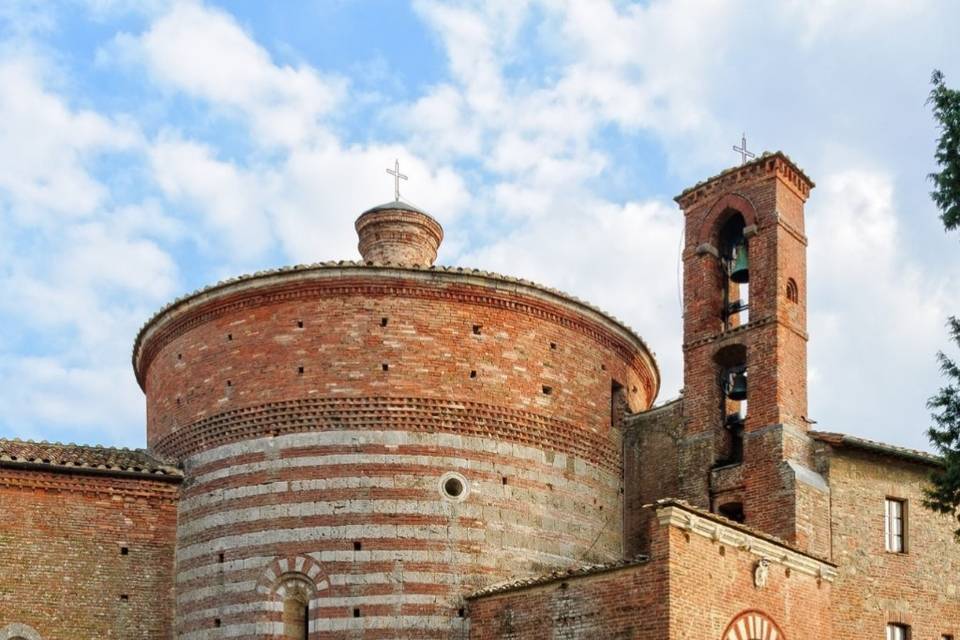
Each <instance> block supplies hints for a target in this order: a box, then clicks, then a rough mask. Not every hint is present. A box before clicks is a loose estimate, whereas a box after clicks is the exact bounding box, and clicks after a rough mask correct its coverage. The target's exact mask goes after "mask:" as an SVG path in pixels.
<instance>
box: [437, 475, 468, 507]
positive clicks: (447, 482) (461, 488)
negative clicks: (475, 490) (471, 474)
mask: <svg viewBox="0 0 960 640" xmlns="http://www.w3.org/2000/svg"><path fill="white" fill-rule="evenodd" d="M469 493H470V484H469V483H468V482H467V479H466V478H465V477H463V476H462V475H461V474H459V473H457V472H455V471H450V472H447V473H445V474H443V476H441V477H440V494H441V495H442V496H443V497H444V498H446V499H447V500H452V501H455V502H463V501H464V500H466V499H467V495H469Z"/></svg>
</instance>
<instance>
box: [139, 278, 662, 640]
mask: <svg viewBox="0 0 960 640" xmlns="http://www.w3.org/2000/svg"><path fill="white" fill-rule="evenodd" d="M135 356H136V366H137V371H138V375H139V377H140V379H141V381H142V382H143V384H144V387H145V390H146V394H147V410H148V438H149V443H150V446H151V448H152V449H153V450H154V451H156V452H158V453H162V454H163V455H168V456H172V457H174V458H176V459H178V460H180V461H182V463H183V465H184V473H185V476H186V478H187V480H186V482H185V485H184V490H183V499H182V500H181V503H180V510H179V528H178V538H177V579H176V583H177V625H178V631H179V632H180V633H181V634H182V637H184V638H200V637H208V634H209V633H211V630H212V629H221V631H220V633H222V634H224V635H225V636H229V637H244V638H253V637H257V638H263V637H274V636H277V635H278V634H280V633H282V629H283V625H282V617H283V602H282V600H283V598H282V597H281V596H280V595H279V594H280V593H281V592H282V591H283V588H284V587H283V581H284V580H286V579H288V578H291V577H293V576H300V577H302V576H303V575H306V576H307V577H308V578H309V585H310V586H309V590H311V594H312V596H311V600H310V611H309V616H310V629H311V636H310V637H311V638H334V637H336V638H349V637H358V638H359V637H363V638H381V637H382V638H393V637H398V635H402V636H403V637H410V638H414V637H417V638H420V637H423V638H430V637H437V638H449V637H457V634H462V633H465V632H466V627H465V621H464V618H463V617H461V613H462V612H461V608H462V607H463V603H462V600H461V596H462V594H463V593H466V592H469V591H473V590H476V589H477V588H479V587H482V586H483V585H485V584H489V583H491V582H495V581H498V580H503V579H505V578H508V577H514V576H518V575H533V574H538V573H542V572H543V571H548V570H550V569H552V568H555V567H559V566H565V565H568V564H570V563H571V562H580V561H609V560H614V559H618V558H619V557H620V556H621V553H622V533H621V531H622V513H621V511H622V496H621V474H622V455H621V435H620V430H619V428H616V427H614V426H613V425H612V423H613V422H615V421H616V419H617V417H618V415H619V413H620V411H619V410H618V409H617V407H618V403H625V404H626V408H627V409H628V410H631V411H636V410H638V409H642V408H646V407H648V406H649V404H650V402H651V401H652V398H653V397H654V395H655V393H656V387H657V384H658V380H657V372H656V368H655V365H654V364H653V361H652V358H651V357H650V355H649V353H648V352H647V350H646V348H645V347H644V346H643V344H642V342H640V340H639V339H638V338H636V337H635V336H634V335H633V334H632V333H630V332H629V331H628V330H626V329H624V328H623V327H622V326H620V325H619V324H617V323H616V322H615V321H613V320H611V319H609V318H608V317H606V316H604V315H602V314H601V313H599V312H597V311H595V310H593V309H592V308H590V307H588V306H586V305H584V304H582V303H579V302H577V301H575V300H572V299H570V298H566V297H564V296H561V295H559V294H556V293H555V292H550V291H548V290H544V289H540V288H537V287H535V286H532V285H529V284H527V283H522V282H520V281H508V280H506V279H500V278H496V277H493V276H489V275H481V274H477V273H471V272H460V271H455V270H434V269H431V270H424V269H397V268H387V267H381V266H360V265H357V266H352V265H339V266H336V267H333V266H331V267H314V268H306V269H303V270H293V271H290V272H286V273H278V274H269V275H265V276H260V277H254V278H252V279H249V280H245V281H240V282H236V283H232V284H228V285H225V286H222V287H220V288H215V289H214V290H211V291H208V292H202V293H200V294H198V295H197V296H195V297H193V298H189V299H187V300H186V301H182V302H180V303H177V304H175V305H174V306H172V307H171V308H169V309H168V310H166V311H164V312H162V313H161V314H160V316H158V318H157V319H155V320H154V321H153V322H151V323H150V324H148V326H147V328H146V329H145V332H144V333H143V334H142V336H141V340H139V341H138V347H137V352H136V354H135ZM451 478H453V479H455V480H456V482H455V483H454V484H458V483H459V484H460V485H461V486H462V487H463V492H462V493H461V494H460V495H457V496H451V495H447V494H445V493H444V487H445V486H446V484H447V480H450V479H451ZM278 561H285V562H286V565H285V566H288V567H289V566H294V567H295V566H296V565H297V563H300V564H302V565H303V566H307V565H309V566H310V567H313V568H314V569H313V570H314V572H315V573H316V575H315V576H309V574H305V573H304V572H303V571H302V570H297V569H294V570H287V571H285V572H281V574H280V575H276V574H277V571H276V569H271V567H276V566H277V564H276V563H277V562H278Z"/></svg>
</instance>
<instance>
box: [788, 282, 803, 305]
mask: <svg viewBox="0 0 960 640" xmlns="http://www.w3.org/2000/svg"><path fill="white" fill-rule="evenodd" d="M787 300H789V301H790V302H794V303H796V302H799V301H800V290H799V289H798V288H797V281H796V280H794V279H793V278H787Z"/></svg>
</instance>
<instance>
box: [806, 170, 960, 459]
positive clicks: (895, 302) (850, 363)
mask: <svg viewBox="0 0 960 640" xmlns="http://www.w3.org/2000/svg"><path fill="white" fill-rule="evenodd" d="M808 236H809V237H810V241H811V245H810V252H809V265H810V273H809V281H808V287H809V290H810V294H809V301H808V302H809V314H810V319H809V324H810V327H809V329H810V336H811V341H810V364H811V382H810V396H811V409H812V411H813V413H812V415H813V417H814V418H818V419H820V421H821V424H820V428H824V429H826V430H835V431H843V432H853V433H857V434H860V435H864V436H867V437H871V436H872V437H874V438H878V437H879V438H881V439H884V440H889V441H893V442H901V443H906V444H909V445H911V446H914V447H923V446H924V443H925V437H924V436H923V430H924V429H923V427H924V425H926V424H927V422H928V421H927V412H926V409H925V407H924V404H925V402H926V398H927V397H929V396H930V395H932V394H933V392H934V391H935V390H936V388H937V386H938V384H939V381H938V377H939V376H938V372H937V370H936V365H935V362H934V358H933V354H934V353H936V351H937V350H938V349H940V348H942V347H943V346H944V340H945V333H944V330H943V324H944V322H945V319H946V317H947V315H949V314H950V313H956V310H957V309H960V268H958V266H960V265H954V267H953V269H952V270H950V271H947V272H946V273H935V272H931V271H929V269H927V268H925V267H924V266H922V265H921V264H919V263H918V262H917V261H916V260H912V259H911V258H910V256H909V255H908V254H906V253H905V251H904V250H903V247H902V243H901V237H902V230H901V223H900V221H899V217H898V215H897V211H896V198H895V194H894V189H893V186H892V179H891V177H890V176H888V175H884V174H880V173H876V172H874V171H869V170H860V169H849V170H847V171H844V172H842V173H838V174H834V175H830V176H827V177H826V178H825V179H823V180H821V184H820V186H819V187H818V193H816V199H815V200H812V201H811V203H810V206H809V207H808ZM824 416H826V417H828V418H829V419H828V420H824ZM894 429H895V430H894ZM878 430H882V435H880V434H878Z"/></svg>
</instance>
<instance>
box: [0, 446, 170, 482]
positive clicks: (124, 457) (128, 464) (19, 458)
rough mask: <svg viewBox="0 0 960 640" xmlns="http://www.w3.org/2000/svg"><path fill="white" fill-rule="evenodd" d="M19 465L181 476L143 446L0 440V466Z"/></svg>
mask: <svg viewBox="0 0 960 640" xmlns="http://www.w3.org/2000/svg"><path fill="white" fill-rule="evenodd" d="M10 463H13V464H14V465H20V464H34V465H49V466H50V467H52V468H56V469H57V470H60V471H62V470H70V469H78V470H80V469H83V470H99V471H102V472H123V473H137V474H143V475H152V476H168V477H176V478H180V477H182V476H183V472H181V471H180V469H178V468H177V467H176V466H174V465H172V464H168V463H167V462H165V461H163V460H160V459H158V458H155V457H153V456H152V455H150V454H149V453H147V451H146V450H144V449H121V448H115V447H100V446H91V445H79V444H73V443H69V444H63V443H59V442H34V441H32V440H19V439H13V440H7V439H0V467H3V466H11V465H10Z"/></svg>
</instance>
